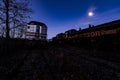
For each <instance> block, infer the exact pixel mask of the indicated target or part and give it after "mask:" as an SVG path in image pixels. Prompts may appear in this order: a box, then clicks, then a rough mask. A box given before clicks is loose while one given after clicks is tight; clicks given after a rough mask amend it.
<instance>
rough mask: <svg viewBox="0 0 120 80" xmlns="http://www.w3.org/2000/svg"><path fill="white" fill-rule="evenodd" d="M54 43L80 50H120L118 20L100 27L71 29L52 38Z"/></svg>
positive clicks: (119, 26)
mask: <svg viewBox="0 0 120 80" xmlns="http://www.w3.org/2000/svg"><path fill="white" fill-rule="evenodd" d="M53 42H54V43H65V44H66V43H67V44H71V45H77V46H79V47H81V48H87V49H100V50H116V51H118V50H119V49H120V47H119V45H120V20H115V21H111V22H108V23H104V24H100V25H96V26H93V25H89V27H88V28H85V29H79V30H75V29H71V30H68V31H65V32H64V33H60V34H58V35H56V36H55V37H53Z"/></svg>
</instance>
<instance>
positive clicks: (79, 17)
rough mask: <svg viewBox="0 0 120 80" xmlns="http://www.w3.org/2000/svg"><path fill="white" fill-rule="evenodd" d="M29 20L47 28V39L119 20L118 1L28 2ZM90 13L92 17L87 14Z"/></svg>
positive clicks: (67, 0)
mask: <svg viewBox="0 0 120 80" xmlns="http://www.w3.org/2000/svg"><path fill="white" fill-rule="evenodd" d="M30 1H31V8H32V9H33V10H34V13H33V14H32V15H31V20H35V21H39V22H43V23H45V24H46V25H47V26H48V39H50V38H52V37H54V36H55V35H56V34H58V33H61V32H65V31H66V30H69V29H77V30H78V29H79V28H80V27H81V28H82V29H83V28H87V27H88V24H92V25H99V24H102V23H106V22H110V21H113V20H117V19H120V0H30ZM89 12H92V16H88V13H89Z"/></svg>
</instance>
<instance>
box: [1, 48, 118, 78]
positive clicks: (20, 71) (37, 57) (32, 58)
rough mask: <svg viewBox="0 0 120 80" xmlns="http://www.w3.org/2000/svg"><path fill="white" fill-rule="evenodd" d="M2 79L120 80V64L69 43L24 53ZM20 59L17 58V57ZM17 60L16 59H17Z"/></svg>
mask: <svg viewBox="0 0 120 80" xmlns="http://www.w3.org/2000/svg"><path fill="white" fill-rule="evenodd" d="M23 53H24V54H23V55H22V57H21V59H20V60H19V62H18V63H16V65H15V66H13V67H12V68H11V70H9V72H8V73H7V75H5V76H6V78H5V76H4V77H3V78H0V79H2V80H120V69H119V64H115V63H112V62H109V61H105V60H102V59H99V58H94V57H90V56H87V55H83V53H84V51H81V52H80V51H79V50H77V49H76V48H73V47H69V46H64V47H63V46H57V47H56V46H50V47H49V48H48V49H45V50H30V51H27V52H23ZM16 58H17V57H16ZM14 60H17V59H14Z"/></svg>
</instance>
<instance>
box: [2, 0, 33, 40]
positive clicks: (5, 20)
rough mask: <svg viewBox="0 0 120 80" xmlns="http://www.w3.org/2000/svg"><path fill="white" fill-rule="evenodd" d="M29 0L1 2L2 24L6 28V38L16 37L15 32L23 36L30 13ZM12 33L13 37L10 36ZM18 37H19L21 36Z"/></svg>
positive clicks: (5, 0)
mask: <svg viewBox="0 0 120 80" xmlns="http://www.w3.org/2000/svg"><path fill="white" fill-rule="evenodd" d="M29 4H30V2H29V0H1V1H0V22H1V25H4V26H5V37H6V38H10V36H12V37H14V35H15V32H17V33H19V35H21V34H22V33H23V31H21V30H24V26H25V25H26V23H27V20H28V19H29V18H30V13H31V12H33V11H32V9H31V8H29ZM16 30H17V31H16ZM10 32H11V33H12V35H10ZM19 35H18V36H19Z"/></svg>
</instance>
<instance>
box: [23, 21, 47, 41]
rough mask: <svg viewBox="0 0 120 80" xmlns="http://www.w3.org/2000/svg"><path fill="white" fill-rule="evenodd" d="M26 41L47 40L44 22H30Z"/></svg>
mask: <svg viewBox="0 0 120 80" xmlns="http://www.w3.org/2000/svg"><path fill="white" fill-rule="evenodd" d="M25 38H26V39H36V40H39V39H41V40H46V39H47V26H46V24H44V23H42V22H37V21H30V22H29V23H28V25H27V29H26V34H25Z"/></svg>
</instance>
